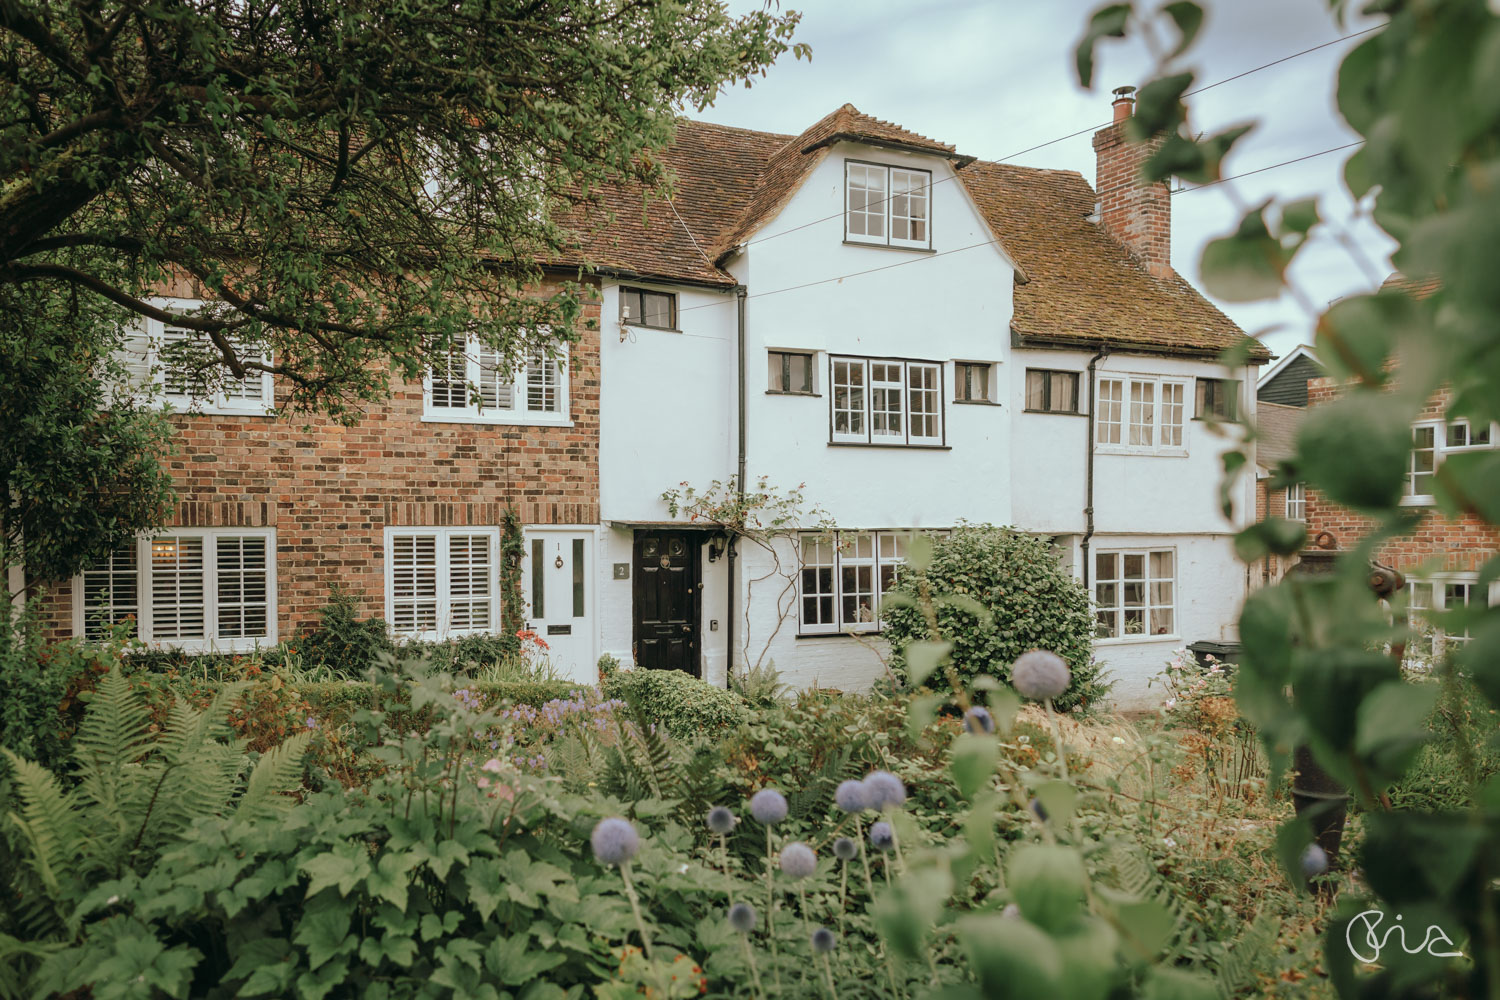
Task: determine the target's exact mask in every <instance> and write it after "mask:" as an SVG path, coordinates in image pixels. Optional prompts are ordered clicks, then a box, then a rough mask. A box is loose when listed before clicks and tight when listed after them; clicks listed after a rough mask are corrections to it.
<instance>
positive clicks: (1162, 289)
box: [959, 161, 1270, 361]
mask: <svg viewBox="0 0 1500 1000" xmlns="http://www.w3.org/2000/svg"><path fill="white" fill-rule="evenodd" d="M959 177H961V178H963V181H964V186H965V187H967V188H968V189H969V194H970V195H971V196H972V197H973V198H974V201H975V203H976V204H978V205H979V210H980V211H981V212H982V213H983V214H984V216H985V218H987V219H988V220H989V222H990V225H991V227H993V228H994V230H995V231H996V233H998V234H999V236H1000V239H1001V241H1002V243H1003V245H1004V246H1005V249H1006V250H1007V251H1008V252H1009V253H1010V255H1011V256H1012V257H1013V258H1014V259H1015V261H1016V263H1017V264H1019V265H1020V267H1021V269H1022V270H1023V271H1024V272H1025V274H1026V277H1027V278H1028V279H1029V280H1027V281H1026V282H1025V283H1024V284H1018V285H1017V286H1016V290H1015V317H1014V319H1013V320H1012V324H1011V325H1012V328H1013V330H1014V331H1015V333H1016V336H1017V337H1019V338H1020V340H1021V342H1022V343H1037V344H1070V343H1076V344H1079V345H1080V346H1109V347H1119V348H1138V349H1145V350H1165V351H1182V352H1189V353H1195V354H1214V353H1217V352H1219V351H1222V350H1223V349H1224V348H1226V347H1231V346H1233V345H1234V344H1236V343H1238V342H1239V341H1240V340H1241V339H1242V338H1243V337H1244V334H1243V333H1242V332H1241V330H1240V328H1239V327H1238V326H1236V325H1235V324H1234V321H1233V320H1231V319H1230V318H1229V317H1228V316H1225V315H1224V314H1223V313H1222V312H1220V311H1219V309H1218V308H1217V307H1216V306H1214V305H1213V303H1211V302H1209V301H1208V300H1207V299H1206V298H1204V297H1203V295H1202V294H1201V293H1200V292H1199V291H1198V290H1197V289H1196V288H1194V287H1193V286H1192V285H1190V284H1188V283H1187V282H1186V281H1185V280H1183V278H1182V276H1181V275H1179V274H1177V273H1176V272H1175V271H1174V272H1173V273H1172V275H1171V276H1170V277H1166V278H1159V277H1156V276H1154V275H1152V274H1151V272H1149V271H1148V270H1147V269H1146V266H1145V265H1144V264H1142V263H1141V262H1140V261H1138V260H1137V259H1136V258H1135V257H1134V256H1132V255H1131V254H1130V252H1129V251H1128V250H1126V249H1125V245H1124V244H1122V243H1120V242H1119V241H1118V240H1116V239H1115V238H1114V237H1112V236H1110V235H1109V234H1108V233H1107V232H1105V231H1104V229H1103V227H1101V226H1099V225H1098V224H1097V223H1094V222H1090V221H1089V216H1090V215H1092V214H1093V211H1094V205H1095V197H1094V190H1093V188H1091V187H1089V185H1088V182H1087V181H1085V180H1084V179H1083V177H1082V176H1081V175H1079V174H1078V173H1076V172H1074V171H1071V170H1037V169H1033V168H1030V167H1016V166H1010V165H1008V164H1001V163H988V162H985V161H980V162H978V163H975V164H973V165H972V166H970V167H968V168H966V169H964V170H961V171H959ZM1269 358H1270V352H1269V351H1266V350H1265V348H1259V349H1258V351H1257V352H1256V354H1255V355H1254V359H1255V360H1259V361H1265V360H1268V359H1269Z"/></svg>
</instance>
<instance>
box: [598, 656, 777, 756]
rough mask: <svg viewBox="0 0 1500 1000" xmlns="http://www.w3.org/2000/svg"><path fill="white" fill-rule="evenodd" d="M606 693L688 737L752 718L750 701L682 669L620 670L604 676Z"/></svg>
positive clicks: (675, 734)
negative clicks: (628, 703) (636, 707)
mask: <svg viewBox="0 0 1500 1000" xmlns="http://www.w3.org/2000/svg"><path fill="white" fill-rule="evenodd" d="M603 691H604V695H605V697H607V698H620V699H623V700H624V701H627V702H630V703H631V704H633V705H636V706H638V707H639V708H640V709H641V711H643V712H645V713H646V715H647V716H648V717H649V718H651V719H652V720H654V721H656V722H660V723H662V724H663V725H665V726H666V727H667V732H669V733H671V734H672V735H673V736H676V737H679V738H683V739H687V738H691V737H693V736H697V735H699V734H701V733H705V732H711V731H713V730H716V729H722V728H725V727H729V728H732V727H735V726H738V725H739V724H740V723H742V722H745V721H746V720H748V719H749V718H750V705H749V703H748V702H746V701H745V699H744V698H741V697H740V696H739V695H737V694H735V693H734V692H733V691H726V690H724V689H723V688H718V687H714V686H713V685H711V684H708V683H706V682H704V681H701V680H699V679H698V678H696V677H693V676H692V675H690V674H685V673H683V672H682V671H680V670H619V671H616V672H615V673H613V674H611V675H609V676H608V677H607V678H605V680H604V685H603Z"/></svg>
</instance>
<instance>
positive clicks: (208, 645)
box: [146, 635, 278, 656]
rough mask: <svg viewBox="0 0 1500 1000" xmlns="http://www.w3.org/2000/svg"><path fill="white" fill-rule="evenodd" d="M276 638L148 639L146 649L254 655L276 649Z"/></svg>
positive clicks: (188, 652) (199, 653) (196, 653)
mask: <svg viewBox="0 0 1500 1000" xmlns="http://www.w3.org/2000/svg"><path fill="white" fill-rule="evenodd" d="M277 645H278V643H277V641H276V637H275V636H274V635H271V636H264V635H263V636H261V637H260V638H258V639H255V638H246V639H181V640H179V641H176V642H171V641H168V640H165V639H162V640H155V639H148V640H147V641H146V648H148V649H153V650H172V649H175V650H178V651H179V652H183V653H187V654H189V655H190V656H198V655H201V654H204V653H253V652H255V651H256V650H265V649H275V648H276V646H277Z"/></svg>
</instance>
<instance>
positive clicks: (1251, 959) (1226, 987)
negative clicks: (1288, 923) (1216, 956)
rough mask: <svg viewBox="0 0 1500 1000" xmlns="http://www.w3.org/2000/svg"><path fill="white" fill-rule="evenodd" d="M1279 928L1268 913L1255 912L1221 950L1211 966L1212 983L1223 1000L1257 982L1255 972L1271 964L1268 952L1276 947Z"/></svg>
mask: <svg viewBox="0 0 1500 1000" xmlns="http://www.w3.org/2000/svg"><path fill="white" fill-rule="evenodd" d="M1279 933H1280V927H1279V925H1278V924H1277V921H1276V918H1275V917H1273V916H1271V914H1269V913H1265V912H1262V913H1258V914H1256V916H1255V919H1254V920H1252V921H1250V925H1249V926H1248V927H1246V928H1245V929H1244V930H1243V931H1242V932H1240V935H1239V936H1238V937H1236V938H1235V939H1234V942H1233V943H1232V944H1230V945H1229V946H1228V947H1227V948H1226V949H1225V951H1224V957H1223V958H1221V959H1220V960H1219V962H1218V964H1217V966H1216V967H1215V969H1214V981H1215V985H1216V986H1217V987H1218V989H1219V996H1220V997H1221V998H1222V1000H1230V998H1232V997H1233V996H1235V994H1237V993H1239V992H1240V991H1241V990H1243V989H1246V988H1248V987H1251V986H1254V985H1256V983H1257V973H1259V972H1260V970H1262V969H1269V968H1271V967H1272V964H1273V963H1272V962H1271V958H1270V953H1271V951H1272V950H1273V949H1274V948H1275V945H1276V939H1277V937H1278V936H1279Z"/></svg>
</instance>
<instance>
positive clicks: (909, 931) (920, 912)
mask: <svg viewBox="0 0 1500 1000" xmlns="http://www.w3.org/2000/svg"><path fill="white" fill-rule="evenodd" d="M952 893H953V877H952V875H950V874H949V872H948V870H947V869H946V868H941V867H930V868H921V869H917V870H914V871H912V872H910V873H908V874H907V875H906V876H904V877H903V878H902V879H901V881H899V882H897V883H896V885H895V887H894V889H892V890H890V891H887V892H883V893H879V894H878V895H877V896H876V899H875V906H874V917H875V926H876V927H877V928H878V929H879V931H880V936H881V937H883V938H884V939H885V940H886V942H887V943H888V944H890V946H891V948H892V949H893V950H894V951H895V952H896V954H898V955H900V956H901V957H903V958H905V959H907V960H911V959H916V958H919V957H921V956H922V955H924V954H926V951H927V947H928V944H927V942H928V938H930V937H931V935H932V928H933V925H934V924H936V923H937V921H938V917H939V916H941V915H942V912H943V904H944V903H945V902H946V901H947V899H948V897H949V896H950V895H952Z"/></svg>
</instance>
